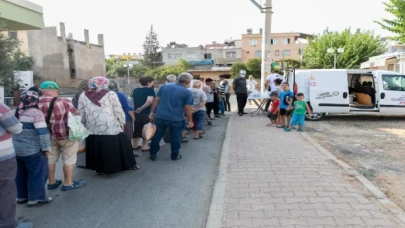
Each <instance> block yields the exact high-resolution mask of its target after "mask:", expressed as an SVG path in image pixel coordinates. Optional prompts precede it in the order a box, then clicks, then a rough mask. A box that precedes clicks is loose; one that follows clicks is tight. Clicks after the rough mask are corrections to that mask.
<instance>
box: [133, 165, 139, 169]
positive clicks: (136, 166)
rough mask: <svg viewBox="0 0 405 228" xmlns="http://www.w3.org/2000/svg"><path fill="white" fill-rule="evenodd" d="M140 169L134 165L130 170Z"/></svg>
mask: <svg viewBox="0 0 405 228" xmlns="http://www.w3.org/2000/svg"><path fill="white" fill-rule="evenodd" d="M140 168H141V167H140V166H139V165H134V167H132V170H138V169H140Z"/></svg>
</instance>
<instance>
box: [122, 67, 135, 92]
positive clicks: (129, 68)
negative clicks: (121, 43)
mask: <svg viewBox="0 0 405 228" xmlns="http://www.w3.org/2000/svg"><path fill="white" fill-rule="evenodd" d="M124 67H125V68H127V69H128V72H127V77H128V90H129V89H130V88H129V84H130V82H129V70H131V69H132V68H133V67H134V65H133V64H124Z"/></svg>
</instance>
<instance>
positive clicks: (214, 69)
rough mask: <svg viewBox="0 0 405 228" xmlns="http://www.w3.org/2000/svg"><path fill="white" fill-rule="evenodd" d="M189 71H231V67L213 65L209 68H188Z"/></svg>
mask: <svg viewBox="0 0 405 228" xmlns="http://www.w3.org/2000/svg"><path fill="white" fill-rule="evenodd" d="M188 71H189V72H209V71H211V72H212V71H216V72H229V71H231V67H212V68H211V69H209V70H188Z"/></svg>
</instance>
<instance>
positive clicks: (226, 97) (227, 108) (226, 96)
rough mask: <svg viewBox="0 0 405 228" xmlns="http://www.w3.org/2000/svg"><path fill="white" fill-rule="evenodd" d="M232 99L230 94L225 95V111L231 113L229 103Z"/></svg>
mask: <svg viewBox="0 0 405 228" xmlns="http://www.w3.org/2000/svg"><path fill="white" fill-rule="evenodd" d="M230 97H231V94H230V93H225V105H224V106H225V111H228V112H230V111H231V102H230V101H229V98H230Z"/></svg>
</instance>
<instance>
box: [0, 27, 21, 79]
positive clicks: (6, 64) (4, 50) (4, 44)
mask: <svg viewBox="0 0 405 228" xmlns="http://www.w3.org/2000/svg"><path fill="white" fill-rule="evenodd" d="M19 44H20V43H19V41H18V40H16V39H11V38H8V37H7V36H5V35H4V34H2V33H0V85H1V86H9V85H12V84H13V83H14V72H13V71H14V69H15V68H14V66H15V62H14V61H13V58H12V56H13V53H14V52H15V51H16V50H17V49H18V47H19Z"/></svg>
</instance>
